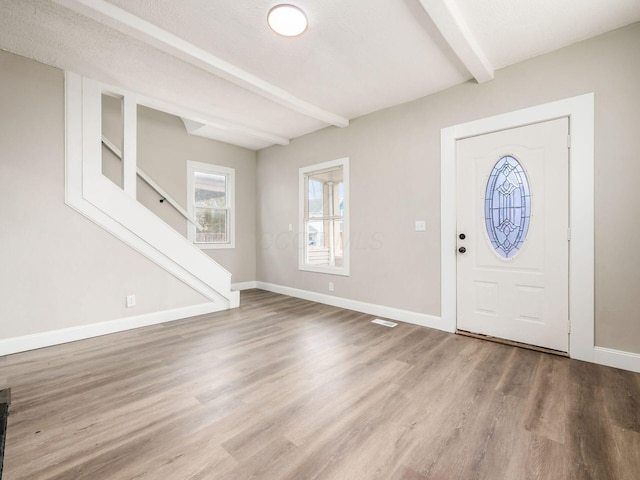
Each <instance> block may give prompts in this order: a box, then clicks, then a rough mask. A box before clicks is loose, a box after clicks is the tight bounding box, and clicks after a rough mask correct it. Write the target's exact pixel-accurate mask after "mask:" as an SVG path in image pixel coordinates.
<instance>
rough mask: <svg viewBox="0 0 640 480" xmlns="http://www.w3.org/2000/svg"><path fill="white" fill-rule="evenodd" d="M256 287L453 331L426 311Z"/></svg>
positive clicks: (267, 285) (268, 285) (276, 287)
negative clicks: (420, 311) (413, 310)
mask: <svg viewBox="0 0 640 480" xmlns="http://www.w3.org/2000/svg"><path fill="white" fill-rule="evenodd" d="M247 283H249V282H247ZM256 287H257V288H260V289H262V290H266V291H269V292H273V293H279V294H281V295H287V296H289V297H295V298H301V299H303V300H310V301H312V302H317V303H323V304H325V305H331V306H334V307H340V308H344V309H347V310H354V311H356V312H362V313H368V314H369V315H374V316H376V317H384V318H390V319H392V320H398V321H400V322H405V323H412V324H414V325H420V326H422V327H429V328H435V329H437V330H444V331H446V332H452V331H451V330H449V329H447V325H446V324H445V323H444V322H443V321H442V319H441V318H440V317H436V316H434V315H428V314H426V313H418V312H412V311H409V310H402V309H399V308H394V307H387V306H384V305H377V304H374V303H367V302H361V301H359V300H350V299H348V298H342V297H335V296H333V295H326V294H324V293H316V292H310V291H308V290H300V289H298V288H292V287H285V286H282V285H275V284H273V283H266V282H256Z"/></svg>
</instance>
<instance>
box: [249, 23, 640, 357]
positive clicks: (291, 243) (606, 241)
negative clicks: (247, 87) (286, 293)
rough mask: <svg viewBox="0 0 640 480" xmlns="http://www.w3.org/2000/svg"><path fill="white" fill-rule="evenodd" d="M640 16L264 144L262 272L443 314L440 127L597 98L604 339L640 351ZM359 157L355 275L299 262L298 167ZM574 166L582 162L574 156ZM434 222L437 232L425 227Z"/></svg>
mask: <svg viewBox="0 0 640 480" xmlns="http://www.w3.org/2000/svg"><path fill="white" fill-rule="evenodd" d="M639 85H640V24H634V25H631V26H629V27H625V28H622V29H620V30H617V31H614V32H611V33H609V34H606V35H603V36H600V37H598V38H595V39H591V40H588V41H585V42H581V43H578V44H575V45H572V46H569V47H567V48H564V49H561V50H558V51H556V52H553V53H550V54H547V55H543V56H540V57H536V58H534V59H531V60H528V61H525V62H522V63H519V64H517V65H514V66H511V67H507V68H504V69H502V70H499V71H497V72H496V77H495V80H493V81H491V82H488V83H485V84H482V85H477V84H476V83H474V82H468V83H465V84H463V85H460V86H457V87H454V88H451V89H448V90H446V91H443V92H441V93H438V94H434V95H431V96H428V97H425V98H423V99H420V100H417V101H414V102H411V103H408V104H404V105H400V106H397V107H393V108H390V109H387V110H384V111H380V112H376V113H374V114H371V115H367V116H365V117H361V118H358V119H356V120H353V121H352V122H351V125H350V126H349V127H348V128H345V129H338V128H327V129H325V130H322V131H320V132H316V133H313V134H310V135H307V136H305V137H301V138H298V139H296V140H294V141H293V142H292V143H291V144H290V145H289V146H284V147H282V146H275V147H271V148H268V149H265V150H262V151H260V152H259V153H258V178H259V179H260V181H259V182H258V218H257V226H258V237H259V243H258V256H257V274H258V280H261V281H265V282H270V283H275V284H279V285H285V286H291V287H296V288H302V289H305V290H310V291H314V292H321V293H329V292H328V282H329V281H332V282H334V283H335V295H336V296H340V297H345V298H350V299H355V300H361V301H365V302H371V303H376V304H382V305H387V306H391V307H397V308H402V309H406V310H412V311H416V312H421V313H426V314H432V315H439V314H440V229H439V224H440V130H441V129H442V128H443V127H447V126H451V125H455V124H459V123H464V122H468V121H471V120H475V119H479V118H484V117H488V116H491V115H496V114H499V113H504V112H509V111H513V110H517V109H520V108H525V107H530V106H533V105H538V104H541V103H546V102H550V101H554V100H559V99H563V98H567V97H571V96H575V95H580V94H583V93H588V92H595V95H596V107H595V109H596V111H595V121H596V137H595V154H596V187H595V188H596V191H595V195H596V205H595V212H596V213H595V214H596V232H595V234H596V252H595V256H596V343H597V345H598V346H603V347H609V348H614V349H620V350H626V351H631V352H638V353H640V321H638V310H639V308H638V307H639V306H640V301H639V298H640V297H639V295H638V293H639V292H640V274H638V272H639V271H640V254H639V253H638V252H637V250H636V249H635V248H634V242H635V239H637V238H640V237H639V235H640V222H638V220H637V219H638V218H639V217H640V202H638V200H637V198H638V195H637V193H636V192H637V185H638V180H640V154H639V153H638V152H640V135H639V134H638V125H640V87H639ZM345 156H348V157H350V158H351V216H352V221H351V232H352V237H353V238H352V250H351V254H352V257H351V276H350V277H338V276H330V275H325V274H318V273H310V272H301V271H298V269H297V258H298V257H297V244H296V235H295V234H290V233H289V232H288V231H287V227H288V224H289V223H292V224H293V225H294V230H297V227H298V183H297V178H298V177H297V176H298V168H299V167H301V166H305V165H310V164H313V163H318V162H324V161H327V160H333V159H336V158H340V157H345ZM574 168H579V167H578V166H575V165H574ZM418 219H424V220H426V222H427V232H424V233H417V232H415V231H414V221H415V220H418Z"/></svg>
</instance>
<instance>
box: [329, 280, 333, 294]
mask: <svg viewBox="0 0 640 480" xmlns="http://www.w3.org/2000/svg"><path fill="white" fill-rule="evenodd" d="M329 291H330V292H333V282H329Z"/></svg>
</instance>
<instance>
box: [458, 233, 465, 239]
mask: <svg viewBox="0 0 640 480" xmlns="http://www.w3.org/2000/svg"><path fill="white" fill-rule="evenodd" d="M459 237H460V240H464V239H465V238H467V236H466V235H465V234H464V233H461V234H460V235H459Z"/></svg>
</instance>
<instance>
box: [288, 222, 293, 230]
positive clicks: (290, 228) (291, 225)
mask: <svg viewBox="0 0 640 480" xmlns="http://www.w3.org/2000/svg"><path fill="white" fill-rule="evenodd" d="M289 231H290V232H293V223H290V224H289Z"/></svg>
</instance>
